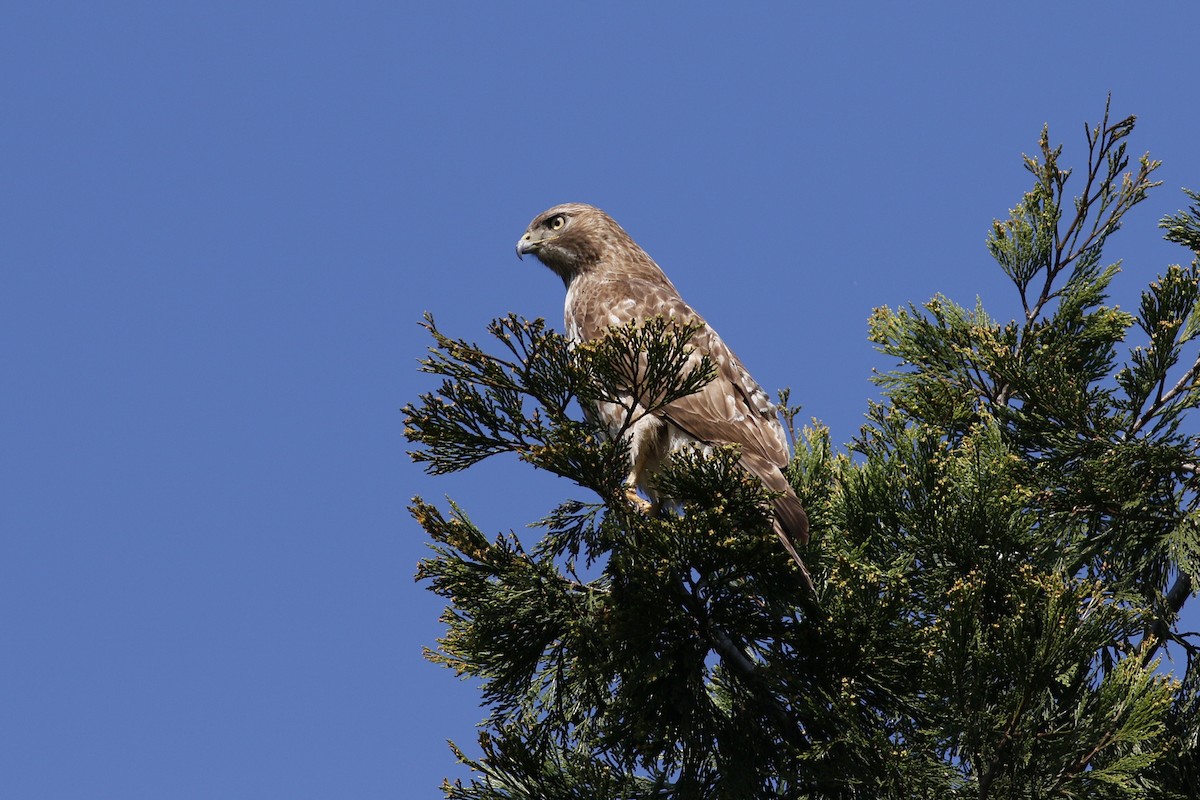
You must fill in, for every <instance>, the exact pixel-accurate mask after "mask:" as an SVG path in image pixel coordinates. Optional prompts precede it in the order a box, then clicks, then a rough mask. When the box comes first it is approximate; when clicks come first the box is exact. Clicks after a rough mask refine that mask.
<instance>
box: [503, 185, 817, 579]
mask: <svg viewBox="0 0 1200 800" xmlns="http://www.w3.org/2000/svg"><path fill="white" fill-rule="evenodd" d="M526 253H532V254H534V255H535V256H537V258H538V260H539V261H541V262H542V263H543V264H545V265H546V266H547V267H549V268H550V269H551V270H553V271H554V272H555V273H557V274H558V276H559V277H560V278H562V280H563V283H564V284H565V285H566V288H567V299H566V309H565V322H566V329H567V336H568V337H569V338H570V339H572V340H573V341H576V342H586V341H591V340H594V339H598V338H601V337H603V336H604V335H605V334H606V333H607V332H608V330H609V328H610V327H612V326H614V325H626V324H629V323H631V322H634V321H637V322H643V321H645V320H648V319H652V318H654V317H663V318H666V319H674V320H677V321H679V322H680V323H683V324H693V325H699V326H700V327H699V330H697V331H696V333H695V334H693V335H692V338H691V339H690V341H689V344H690V345H691V346H692V347H693V348H695V349H694V351H693V354H692V363H693V364H694V363H695V362H698V361H699V359H700V357H701V356H705V355H706V356H708V357H709V359H711V360H712V363H713V365H714V366H715V367H716V378H715V379H714V380H712V381H711V382H709V383H708V384H706V385H705V386H704V388H702V389H701V390H700V391H699V392H697V393H695V394H691V395H688V396H686V397H683V398H680V399H678V400H675V401H674V402H672V403H670V404H668V405H667V406H665V407H664V408H661V409H658V410H656V411H655V412H654V413H652V414H647V415H644V416H642V417H641V418H640V419H638V420H637V421H636V422H635V423H634V424H633V425H632V426H631V427H630V428H629V432H628V436H629V451H630V460H631V462H632V463H631V468H630V472H629V477H628V479H627V481H626V486H627V491H628V494H629V496H630V499H631V500H633V501H634V502H635V503H639V504H641V502H642V501H641V500H640V498H638V496H637V489H638V488H641V489H642V491H643V492H645V493H646V494H647V495H648V496H649V497H651V498H652V499H655V500H656V501H657V499H658V498H657V496H656V494H655V489H654V485H653V476H654V473H655V471H656V470H657V468H658V467H659V465H661V464H663V463H664V462H665V460H666V459H669V458H670V457H671V455H672V454H673V453H675V452H676V451H678V450H680V449H681V448H683V447H687V446H690V445H699V446H701V447H704V446H711V445H717V444H737V445H740V447H741V465H742V467H743V468H745V469H746V471H748V472H750V473H751V474H752V475H754V476H755V477H757V478H758V479H759V480H761V481H762V482H763V484H764V485H765V486H766V488H767V489H769V490H770V491H771V492H773V493H779V496H778V497H776V498H775V499H774V501H773V505H774V512H775V515H774V516H775V521H774V527H775V533H776V534H777V535H778V536H779V540H780V541H781V542H782V543H783V546H784V548H785V549H786V550H787V551H788V553H790V554H791V556H792V558H793V559H795V561H796V563H797V564H798V565H799V566H800V569H801V571H802V572H803V574H804V576H805V579H806V582H807V578H808V572H807V570H805V568H804V563H803V562H802V561H801V560H800V556H799V555H797V553H796V550H795V548H794V547H793V546H792V541H793V540H795V541H798V542H800V543H801V544H804V543H806V542H807V541H808V517H807V515H806V514H805V513H804V508H803V506H801V505H800V501H799V500H798V499H797V498H796V493H795V492H794V491H792V487H791V486H790V485H788V482H787V479H786V478H785V477H784V475H783V467H785V466H786V465H787V463H788V458H789V453H788V443H787V437H786V435H785V433H784V429H783V425H782V424H781V423H780V422H779V419H778V417H777V416H776V413H775V407H774V406H773V405H772V404H771V401H770V400H769V399H768V397H767V394H766V392H764V391H763V389H762V387H761V386H759V385H758V383H757V382H755V380H754V379H753V378H752V377H750V373H749V372H747V371H746V368H745V366H743V365H742V362H741V360H740V359H738V357H737V356H736V355H734V354H733V352H732V351H731V350H730V349H729V348H728V347H727V346H726V345H725V343H724V342H723V341H721V337H720V336H718V335H717V332H716V331H715V330H713V329H712V327H710V326H709V325H708V323H707V322H705V321H704V318H703V317H701V316H700V315H699V314H697V313H696V312H695V311H694V310H693V309H692V307H691V306H689V305H688V304H687V303H685V302H684V300H683V298H682V297H680V296H679V292H678V291H677V290H676V289H675V286H674V285H673V284H672V283H671V281H670V280H669V279H668V278H667V276H666V275H665V274H664V273H663V271H662V269H660V268H659V266H658V264H656V263H654V260H653V259H652V258H650V256H648V255H647V254H646V252H645V251H644V250H642V248H640V247H639V246H638V245H637V243H636V242H634V241H633V239H632V238H630V236H629V234H627V233H626V232H625V231H624V230H623V229H622V228H621V226H620V225H618V224H617V223H616V221H614V220H613V218H612V217H610V216H609V215H608V214H606V213H604V212H603V211H601V210H600V209H598V208H594V207H592V206H589V205H585V204H583V203H566V204H563V205H558V206H555V207H554V208H551V209H549V210H548V211H544V212H542V213H541V214H539V215H538V216H537V217H535V218H534V220H533V222H531V223H530V224H529V227H528V228H526V230H525V234H524V235H523V236H522V237H521V239H520V241H518V242H517V255H518V256H522V255H524V254H526ZM598 413H599V414H600V417H601V421H602V422H604V423H605V425H607V426H608V427H609V429H610V430H612V431H613V432H614V433H616V432H617V431H618V430H619V429H620V427H621V425H622V423H623V422H625V420H626V413H625V410H624V409H622V408H621V407H619V406H617V405H615V404H604V403H601V404H599V408H598Z"/></svg>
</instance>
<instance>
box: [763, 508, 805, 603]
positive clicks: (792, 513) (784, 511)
mask: <svg viewBox="0 0 1200 800" xmlns="http://www.w3.org/2000/svg"><path fill="white" fill-rule="evenodd" d="M772 506H774V510H775V535H776V536H778V537H779V541H780V543H781V544H783V549H784V550H787V551H788V555H790V556H791V557H792V560H793V561H795V562H796V566H798V567H799V568H800V575H801V577H802V578H803V580H804V584H805V586H807V587H808V590H809V591H810V592H811V591H813V582H812V576H811V575H809V574H808V568H807V567H805V566H804V562H803V561H802V560H801V559H800V554H799V553H797V552H796V548H795V547H794V546H793V545H792V540H793V539H794V540H795V541H797V542H799V543H800V544H802V545H803V544H808V515H807V514H805V513H804V506H802V505H800V501H799V500H798V499H797V498H796V495H795V494H794V493H793V492H792V491H791V490H790V489H789V490H788V493H787V494H785V495H783V496H782V497H777V498H775V500H773V501H772Z"/></svg>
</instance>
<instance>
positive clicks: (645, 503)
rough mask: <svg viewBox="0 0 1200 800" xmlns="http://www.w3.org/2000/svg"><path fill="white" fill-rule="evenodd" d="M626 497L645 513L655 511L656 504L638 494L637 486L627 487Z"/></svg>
mask: <svg viewBox="0 0 1200 800" xmlns="http://www.w3.org/2000/svg"><path fill="white" fill-rule="evenodd" d="M625 499H626V500H628V501H629V502H630V503H632V504H633V507H634V508H636V509H637V510H638V511H640V512H642V513H643V514H653V513H654V504H653V503H651V502H650V501H649V500H646V499H645V498H643V497H642V496H641V495H640V494H638V492H637V487H636V486H626V487H625Z"/></svg>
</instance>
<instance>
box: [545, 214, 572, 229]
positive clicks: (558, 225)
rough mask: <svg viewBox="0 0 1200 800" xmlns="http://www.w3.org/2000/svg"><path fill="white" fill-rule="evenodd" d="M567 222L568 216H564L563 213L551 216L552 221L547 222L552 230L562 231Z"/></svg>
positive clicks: (547, 225)
mask: <svg viewBox="0 0 1200 800" xmlns="http://www.w3.org/2000/svg"><path fill="white" fill-rule="evenodd" d="M566 224H567V219H566V217H564V216H563V215H562V214H558V215H557V216H553V217H551V218H550V221H549V222H547V223H546V227H548V228H549V229H550V230H552V231H561V230H562V227H563V225H566Z"/></svg>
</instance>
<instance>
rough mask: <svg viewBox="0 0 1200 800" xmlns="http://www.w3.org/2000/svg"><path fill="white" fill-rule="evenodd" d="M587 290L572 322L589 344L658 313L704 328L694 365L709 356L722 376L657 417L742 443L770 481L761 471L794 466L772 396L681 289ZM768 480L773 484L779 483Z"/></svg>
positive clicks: (695, 342) (654, 285)
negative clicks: (611, 330)
mask: <svg viewBox="0 0 1200 800" xmlns="http://www.w3.org/2000/svg"><path fill="white" fill-rule="evenodd" d="M579 288H580V289H581V290H583V291H581V292H580V295H590V296H586V297H585V296H577V297H576V298H573V299H575V300H576V301H577V302H574V303H569V304H568V306H569V308H571V312H570V313H569V315H568V316H569V319H568V320H567V325H568V328H574V330H573V331H572V333H573V334H575V335H576V336H577V338H579V339H581V340H584V341H586V340H589V339H593V338H596V337H598V336H603V335H604V333H605V331H606V330H607V329H608V328H609V327H610V326H613V325H624V324H627V323H629V322H631V321H633V320H638V321H643V320H646V319H650V318H652V317H656V316H662V317H666V318H674V319H677V320H679V321H680V322H683V323H699V324H700V325H701V326H702V327H701V328H700V329H699V330H698V331H696V333H695V334H693V336H692V340H691V345H692V347H693V348H694V349H693V350H692V354H691V356H690V358H689V363H688V365H687V367H688V368H691V367H695V366H698V365H699V363H700V359H701V358H702V357H703V356H708V357H709V359H710V360H711V361H712V363H713V365H714V367H715V368H716V377H715V378H714V379H713V380H712V381H710V382H709V383H708V384H706V385H705V386H704V388H702V389H701V390H700V391H699V392H696V393H695V394H691V395H688V396H687V397H682V398H680V399H679V400H676V401H675V402H673V403H671V404H670V405H668V406H666V407H665V408H663V409H662V410H661V411H659V412H657V413H658V414H659V415H660V416H661V417H663V418H664V419H666V420H667V421H668V422H669V423H670V424H672V425H675V426H676V427H678V428H679V429H681V430H682V431H684V432H685V433H687V434H688V435H689V436H691V437H692V438H693V439H696V440H698V441H701V442H705V443H711V444H739V445H741V446H742V452H743V453H744V456H745V459H746V462H747V466H748V467H751V471H752V472H754V473H755V474H757V475H758V476H759V477H760V478H762V479H763V480H764V481H766V480H767V478H768V476H767V475H763V474H760V470H763V469H769V468H770V467H775V468H778V469H782V468H783V467H785V466H787V463H788V458H789V454H788V445H787V436H786V434H785V433H784V430H783V425H781V424H780V422H779V419H778V418H777V417H776V416H775V407H774V405H772V403H771V401H770V398H768V396H767V393H766V392H765V391H763V388H762V387H761V386H759V385H758V383H757V382H756V381H755V380H754V378H752V377H751V376H750V373H749V372H748V371H747V370H746V367H745V365H743V364H742V361H741V359H739V358H738V357H737V356H736V355H734V353H733V351H732V350H730V349H729V347H728V346H727V345H726V344H725V342H724V341H722V340H721V337H720V336H719V335H718V334H717V332H716V331H715V330H714V329H713V328H712V327H711V326H710V325H709V324H708V323H707V322H705V321H704V318H703V317H701V316H700V315H699V314H697V313H696V312H695V311H694V310H693V309H692V307H691V306H689V305H688V304H687V303H686V302H684V300H683V298H682V297H680V296H679V294H678V292H676V291H675V287H674V286H672V285H670V283H666V284H665V285H664V284H663V283H659V282H651V281H643V280H637V279H633V280H622V281H619V282H618V281H605V282H603V283H601V284H600V285H598V286H593V287H589V288H590V290H591V291H588V290H587V289H585V288H584V287H579ZM614 289H615V290H616V291H615V292H614V291H613V290H614ZM768 465H769V466H768ZM756 467H757V468H756ZM767 482H768V485H770V484H771V483H773V482H774V481H767ZM771 488H777V487H773V486H772V487H771Z"/></svg>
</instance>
